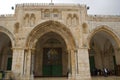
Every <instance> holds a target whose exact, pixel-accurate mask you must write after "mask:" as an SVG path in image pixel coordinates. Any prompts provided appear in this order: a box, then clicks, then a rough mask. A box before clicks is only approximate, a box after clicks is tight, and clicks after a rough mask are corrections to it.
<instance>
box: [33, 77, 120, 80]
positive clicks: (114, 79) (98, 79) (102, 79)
mask: <svg viewBox="0 0 120 80" xmlns="http://www.w3.org/2000/svg"><path fill="white" fill-rule="evenodd" d="M34 80H68V78H66V77H62V78H58V77H57V78H35V79H34ZM91 80H120V77H117V76H110V77H101V76H100V77H92V78H91Z"/></svg>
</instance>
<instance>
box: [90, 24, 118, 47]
mask: <svg viewBox="0 0 120 80" xmlns="http://www.w3.org/2000/svg"><path fill="white" fill-rule="evenodd" d="M99 31H104V32H106V33H108V34H109V35H111V36H112V37H113V39H114V40H115V41H116V43H117V44H118V46H119V47H120V43H119V42H120V37H119V36H118V35H117V33H116V32H115V31H114V30H113V29H111V28H110V27H108V26H106V25H101V26H98V27H97V28H95V29H93V30H92V31H91V33H90V35H89V36H88V46H89V47H90V41H91V39H92V37H93V36H94V35H95V34H96V33H97V32H99Z"/></svg>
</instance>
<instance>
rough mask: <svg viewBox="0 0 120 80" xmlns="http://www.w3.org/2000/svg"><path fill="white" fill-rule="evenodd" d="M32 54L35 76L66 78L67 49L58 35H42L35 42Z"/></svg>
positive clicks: (50, 33) (52, 33)
mask: <svg viewBox="0 0 120 80" xmlns="http://www.w3.org/2000/svg"><path fill="white" fill-rule="evenodd" d="M33 54H34V71H35V76H67V71H68V53H67V47H66V43H65V41H64V40H63V38H62V37H61V36H60V35H59V34H57V33H54V32H48V33H46V34H44V35H43V36H42V37H41V38H39V40H38V41H37V42H36V47H35V51H34V53H33Z"/></svg>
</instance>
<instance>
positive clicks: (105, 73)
mask: <svg viewBox="0 0 120 80" xmlns="http://www.w3.org/2000/svg"><path fill="white" fill-rule="evenodd" d="M107 74H108V71H107V69H106V68H104V76H105V77H107Z"/></svg>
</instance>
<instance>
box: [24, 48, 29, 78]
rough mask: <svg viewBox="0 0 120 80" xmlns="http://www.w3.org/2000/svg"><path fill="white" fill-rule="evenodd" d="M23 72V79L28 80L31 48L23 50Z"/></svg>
mask: <svg viewBox="0 0 120 80" xmlns="http://www.w3.org/2000/svg"><path fill="white" fill-rule="evenodd" d="M24 68H25V70H24V74H25V78H24V79H25V80H30V78H31V49H27V50H26V51H25V63H24Z"/></svg>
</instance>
